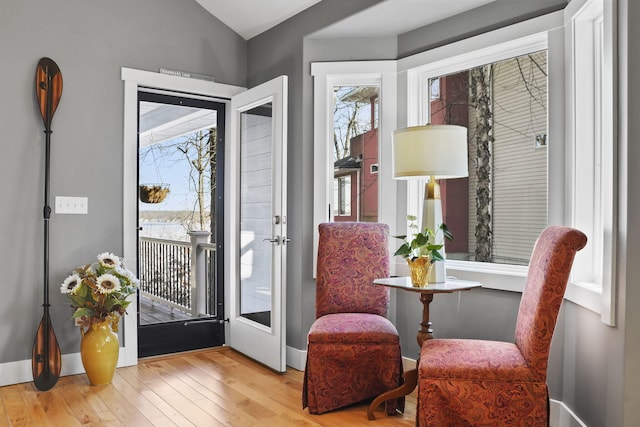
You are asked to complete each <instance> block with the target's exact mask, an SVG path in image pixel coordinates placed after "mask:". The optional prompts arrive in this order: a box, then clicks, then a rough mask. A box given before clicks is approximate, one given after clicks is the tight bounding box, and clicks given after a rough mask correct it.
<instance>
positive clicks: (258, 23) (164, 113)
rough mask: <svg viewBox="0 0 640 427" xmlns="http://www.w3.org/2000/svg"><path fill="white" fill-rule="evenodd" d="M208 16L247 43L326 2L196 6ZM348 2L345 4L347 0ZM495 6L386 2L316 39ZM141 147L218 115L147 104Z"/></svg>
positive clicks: (432, 0)
mask: <svg viewBox="0 0 640 427" xmlns="http://www.w3.org/2000/svg"><path fill="white" fill-rule="evenodd" d="M196 1H197V2H198V3H199V4H200V5H202V7H204V8H205V9H206V10H207V11H209V13H211V14H212V15H214V16H215V17H216V18H218V19H220V20H221V21H222V22H224V23H225V24H227V25H228V26H229V27H231V28H232V29H233V30H234V31H235V32H237V33H238V34H239V35H241V36H242V37H243V38H244V39H246V40H248V39H250V38H252V37H255V36H256V35H258V34H260V33H262V32H263V31H266V30H268V29H269V28H271V27H274V26H276V25H278V24H279V23H281V22H283V21H285V20H287V19H288V18H290V17H292V16H294V15H296V14H297V13H300V12H301V11H303V10H305V9H307V8H309V7H311V6H313V5H314V4H316V3H318V2H320V1H321V0H233V1H230V0H196ZM345 1H346V0H345ZM492 1H495V0H385V1H382V2H380V3H377V4H375V5H374V6H371V7H370V8H368V9H365V10H363V11H362V12H360V13H358V14H356V15H353V16H351V17H349V18H347V19H344V20H342V21H340V22H337V23H335V24H333V25H330V26H328V27H326V28H324V29H322V30H320V31H318V32H316V33H314V34H313V36H314V37H365V36H389V35H395V34H401V33H404V32H407V31H410V30H412V29H415V28H418V27H421V26H423V25H427V24H430V23H433V22H436V21H438V20H441V19H444V18H447V17H449V16H453V15H456V14H459V13H462V12H464V11H466V10H469V9H473V8H476V7H478V6H481V5H484V4H487V3H491V2H492ZM140 118H141V119H140V120H141V129H140V146H146V145H149V144H154V143H158V142H162V141H167V140H170V139H172V138H176V137H179V136H184V135H186V134H189V133H191V132H194V131H196V130H201V129H206V128H208V127H211V125H212V123H215V122H216V116H215V112H213V111H209V110H201V109H198V108H187V107H183V106H173V105H162V104H154V103H149V102H147V103H142V104H141V109H140Z"/></svg>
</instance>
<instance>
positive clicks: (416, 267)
mask: <svg viewBox="0 0 640 427" xmlns="http://www.w3.org/2000/svg"><path fill="white" fill-rule="evenodd" d="M407 264H409V271H411V284H412V285H413V286H415V287H418V288H424V287H425V286H428V285H429V273H431V269H432V268H433V263H432V262H431V257H419V258H416V259H415V260H413V261H412V260H410V259H409V258H407Z"/></svg>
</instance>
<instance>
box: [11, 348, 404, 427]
mask: <svg viewBox="0 0 640 427" xmlns="http://www.w3.org/2000/svg"><path fill="white" fill-rule="evenodd" d="M302 376H303V373H302V372H299V371H296V370H294V369H291V368H289V369H288V370H287V372H286V373H284V374H278V373H275V372H273V371H272V370H270V369H268V368H266V367H265V366H263V365H261V364H259V363H256V362H255V361H253V360H251V359H249V358H247V357H245V356H243V355H241V354H240V353H237V352H235V351H234V350H232V349H230V348H228V347H220V348H215V349H207V350H198V351H192V352H187V353H180V354H175V355H168V356H158V357H152V358H146V359H141V360H140V361H139V364H138V365H137V366H130V367H126V368H118V369H117V370H116V374H115V376H114V378H113V381H112V382H111V384H109V385H106V386H90V385H89V381H88V379H87V377H86V375H84V374H82V375H73V376H68V377H62V378H60V379H59V381H58V383H57V384H56V385H55V386H54V387H53V388H52V389H51V390H49V391H45V392H42V391H39V390H37V389H36V388H35V386H34V385H33V383H23V384H16V385H11V386H5V387H0V427H4V426H11V427H14V426H17V427H22V426H37V427H40V426H52V427H61V426H64V427H67V426H117V427H122V426H125V427H128V426H135V427H138V426H159V427H164V426H180V427H182V426H208V427H209V426H214V427H215V426H234V427H235V426H237V427H248V426H260V427H263V426H265V427H271V426H273V427H281V426H310V427H333V426H340V427H349V426H370V427H389V426H414V425H415V409H416V392H415V391H414V392H413V393H412V394H411V395H409V396H407V403H406V410H405V413H404V414H402V415H397V416H393V417H389V416H387V415H386V414H385V413H384V411H383V407H380V408H379V409H378V410H377V411H376V418H377V419H376V420H375V421H368V420H367V406H368V404H367V403H366V402H365V403H361V404H357V405H353V406H350V407H348V408H344V409H340V410H336V411H333V412H330V413H327V414H322V415H310V414H309V412H308V410H306V409H305V410H303V409H302V404H301V390H302Z"/></svg>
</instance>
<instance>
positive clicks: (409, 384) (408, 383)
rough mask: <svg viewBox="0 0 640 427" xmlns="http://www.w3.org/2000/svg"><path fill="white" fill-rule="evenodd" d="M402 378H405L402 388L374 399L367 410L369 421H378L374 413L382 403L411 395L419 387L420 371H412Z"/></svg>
mask: <svg viewBox="0 0 640 427" xmlns="http://www.w3.org/2000/svg"><path fill="white" fill-rule="evenodd" d="M402 378H404V382H403V383H402V385H401V386H400V387H398V388H396V389H393V390H389V391H387V392H384V393H382V394H381V395H380V396H378V397H376V398H375V399H373V402H371V404H370V405H369V408H368V409H367V418H369V420H375V419H376V416H375V415H374V414H373V411H375V410H376V408H377V407H378V406H380V405H382V403H384V402H386V401H387V400H391V399H397V398H398V397H402V396H406V395H407V394H410V393H411V392H412V391H413V390H415V388H416V386H417V385H418V370H417V369H411V370H410V371H407V372H405V373H404V375H402Z"/></svg>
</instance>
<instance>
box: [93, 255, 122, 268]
mask: <svg viewBox="0 0 640 427" xmlns="http://www.w3.org/2000/svg"><path fill="white" fill-rule="evenodd" d="M98 261H100V265H102V266H103V267H106V268H117V267H120V258H119V257H118V256H116V255H114V254H112V253H111V252H103V253H101V254H100V255H98Z"/></svg>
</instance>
